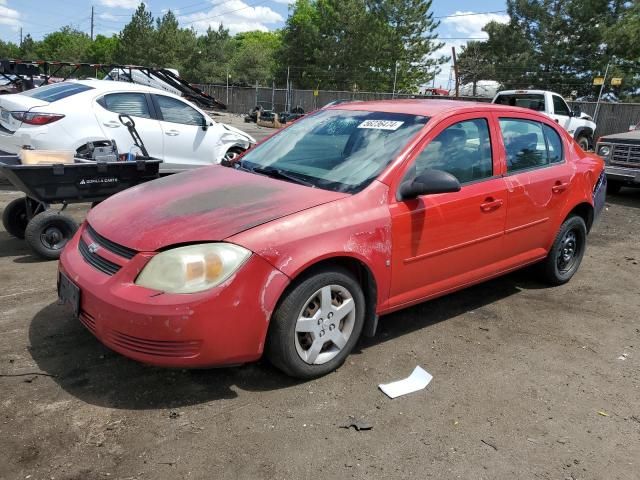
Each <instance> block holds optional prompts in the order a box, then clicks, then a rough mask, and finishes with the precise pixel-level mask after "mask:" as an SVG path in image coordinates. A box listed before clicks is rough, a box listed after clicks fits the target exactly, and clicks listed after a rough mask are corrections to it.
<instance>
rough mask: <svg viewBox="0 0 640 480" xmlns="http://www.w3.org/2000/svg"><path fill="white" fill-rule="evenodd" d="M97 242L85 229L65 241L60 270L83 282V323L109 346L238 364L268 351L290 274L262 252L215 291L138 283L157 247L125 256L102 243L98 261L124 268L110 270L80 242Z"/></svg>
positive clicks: (198, 362)
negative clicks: (158, 287) (266, 342)
mask: <svg viewBox="0 0 640 480" xmlns="http://www.w3.org/2000/svg"><path fill="white" fill-rule="evenodd" d="M93 240H94V239H93V238H92V236H91V233H90V232H89V231H87V229H86V227H85V226H83V227H81V228H80V230H79V231H78V233H77V234H76V235H75V236H74V238H73V239H72V240H71V241H70V242H69V244H68V245H67V246H66V247H65V249H64V251H63V253H62V256H61V257H60V266H59V268H60V271H61V272H62V273H64V274H65V275H66V276H67V277H68V278H69V279H70V280H71V281H72V282H74V283H75V284H76V285H77V286H79V287H80V321H81V322H82V323H83V324H84V325H85V326H86V327H87V328H88V329H89V330H90V331H91V332H92V333H93V334H94V335H95V336H96V337H98V339H99V340H100V341H101V342H102V343H104V344H105V345H106V346H108V347H109V348H111V349H113V350H115V351H116V352H119V353H121V354H122V355H125V356H127V357H130V358H132V359H134V360H138V361H140V362H144V363H149V364H153V365H160V366H169V367H208V366H215V365H225V364H237V363H244V362H249V361H252V360H256V359H258V358H259V357H260V356H261V355H262V351H263V348H264V340H265V337H266V333H267V328H268V325H269V319H270V317H271V312H272V311H273V309H274V308H275V305H276V302H277V301H278V298H279V296H280V294H281V293H282V291H283V290H284V288H285V287H286V285H287V284H288V282H289V279H288V277H287V276H286V275H284V274H283V273H282V272H280V271H279V270H276V269H274V268H273V267H272V266H271V265H270V264H269V263H267V262H266V261H265V260H263V259H262V258H261V257H259V256H258V255H252V256H251V257H250V258H249V260H247V262H246V263H245V264H244V265H243V266H242V267H241V268H240V269H239V270H238V272H236V274H235V275H233V276H232V277H231V278H230V279H229V280H227V281H226V282H225V283H224V284H223V285H220V286H218V287H215V288H213V289H211V290H208V291H205V292H200V293H195V294H188V295H187V294H169V293H162V292H158V291H155V290H149V289H147V288H144V287H140V286H138V285H135V284H134V280H135V278H136V276H137V275H138V273H139V272H140V271H141V270H142V268H143V267H144V265H145V264H146V263H147V262H148V261H149V259H150V258H151V257H152V256H153V253H148V254H147V253H138V254H135V256H133V258H131V259H130V260H127V259H125V258H122V257H118V255H116V254H114V253H113V252H112V251H109V249H104V248H99V249H98V251H97V252H95V254H97V255H101V256H100V257H99V258H98V260H99V261H101V260H100V259H106V260H107V261H109V262H111V264H115V265H119V266H120V268H119V270H118V271H117V272H115V273H114V274H112V275H110V274H108V273H103V272H102V271H100V270H99V269H97V268H96V267H95V264H96V262H93V263H94V264H90V263H89V262H88V261H87V260H86V258H87V256H86V255H87V254H86V249H85V254H84V255H83V254H82V253H81V252H80V250H79V243H80V242H81V241H84V244H85V245H88V244H90V243H92V242H93ZM92 254H94V253H93V252H92ZM95 254H94V255H95ZM96 258H97V257H96Z"/></svg>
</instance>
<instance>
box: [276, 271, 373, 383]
mask: <svg viewBox="0 0 640 480" xmlns="http://www.w3.org/2000/svg"><path fill="white" fill-rule="evenodd" d="M364 313H365V299H364V294H363V293H362V289H361V288H360V285H359V284H358V282H357V281H356V280H355V279H354V278H353V276H352V275H351V274H350V273H349V272H347V271H346V270H343V269H340V268H336V269H332V270H325V271H321V272H318V273H316V274H314V275H311V276H308V277H307V278H305V279H304V280H302V281H300V282H299V283H298V284H297V285H296V286H295V287H294V288H293V289H291V290H289V292H287V293H286V294H285V296H284V298H283V300H282V301H281V303H280V305H279V306H278V308H277V309H276V311H275V313H274V315H273V318H272V319H271V325H270V326H269V334H268V337H267V344H266V354H267V357H268V358H269V360H270V361H271V363H273V364H274V365H275V366H276V367H278V368H279V369H280V370H282V371H284V372H285V373H287V374H288V375H291V376H293V377H297V378H303V379H309V378H315V377H319V376H322V375H325V374H327V373H329V372H331V371H333V370H335V369H336V368H338V367H339V366H340V365H342V363H343V362H344V360H345V358H347V356H348V355H349V353H350V352H351V350H352V349H353V347H354V346H355V344H356V342H357V341H358V338H359V337H360V333H361V332H362V327H363V325H364Z"/></svg>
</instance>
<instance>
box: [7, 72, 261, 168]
mask: <svg viewBox="0 0 640 480" xmlns="http://www.w3.org/2000/svg"><path fill="white" fill-rule="evenodd" d="M123 113H124V114H127V115H130V116H131V117H132V118H133V120H134V121H135V124H136V129H137V131H138V133H139V134H140V137H141V138H142V141H143V142H144V144H145V146H146V148H147V150H148V152H149V155H150V156H152V157H156V158H159V159H161V160H163V162H164V163H162V164H161V171H162V172H164V173H170V172H176V171H181V170H185V169H189V168H194V167H199V166H203V165H210V164H214V163H220V162H221V161H222V160H223V158H225V157H227V158H232V157H235V156H237V155H238V153H241V152H242V151H244V150H246V149H248V148H249V147H251V146H252V145H253V144H255V143H256V141H255V140H254V139H253V138H252V137H251V136H250V135H248V134H246V133H244V132H242V131H241V130H238V129H237V128H234V127H231V126H229V125H225V124H223V123H218V122H215V121H213V120H212V119H211V117H209V116H208V115H207V114H206V113H205V112H203V111H202V110H200V109H199V108H197V107H196V106H194V105H193V104H191V103H189V102H188V101H186V100H184V99H183V98H180V97H178V96H177V95H173V94H171V93H168V92H164V91H161V90H158V89H155V88H152V87H148V86H144V85H136V84H132V83H123V82H112V81H106V80H73V81H67V82H62V83H57V84H54V85H47V86H44V87H40V88H36V89H33V90H29V91H27V92H22V93H17V94H12V95H2V96H0V150H2V151H5V152H8V153H17V152H18V151H19V150H20V149H21V148H22V146H24V145H30V146H31V147H32V148H34V149H38V150H72V151H81V150H82V148H83V146H84V145H85V144H86V143H87V142H95V141H99V140H112V139H113V140H115V141H116V145H117V147H118V151H119V152H120V153H125V152H128V151H129V150H130V149H131V147H132V146H133V139H132V138H131V135H130V134H129V131H128V130H127V128H126V127H125V126H124V125H122V123H121V122H120V120H119V118H118V116H119V114H123Z"/></svg>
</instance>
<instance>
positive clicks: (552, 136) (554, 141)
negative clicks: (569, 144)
mask: <svg viewBox="0 0 640 480" xmlns="http://www.w3.org/2000/svg"><path fill="white" fill-rule="evenodd" d="M542 129H543V130H544V136H545V138H546V139H547V149H548V152H549V163H560V162H561V161H562V158H563V156H562V139H561V138H560V135H558V132H556V131H555V129H553V128H551V127H550V126H549V125H543V126H542Z"/></svg>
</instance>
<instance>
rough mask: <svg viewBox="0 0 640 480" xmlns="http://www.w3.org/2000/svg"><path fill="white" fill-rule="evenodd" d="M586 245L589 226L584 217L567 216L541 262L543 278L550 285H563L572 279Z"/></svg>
mask: <svg viewBox="0 0 640 480" xmlns="http://www.w3.org/2000/svg"><path fill="white" fill-rule="evenodd" d="M586 246H587V226H586V225H585V223H584V220H583V219H582V217H578V216H571V217H569V218H567V219H566V220H565V221H564V223H563V224H562V225H561V226H560V230H559V231H558V234H557V235H556V239H555V241H554V242H553V246H552V247H551V250H549V254H548V255H547V258H546V259H545V260H544V261H543V262H542V264H541V267H542V269H541V272H542V278H543V280H544V281H545V282H546V283H548V284H550V285H562V284H564V283H567V282H568V281H569V280H571V278H572V277H573V275H574V274H575V273H576V272H577V271H578V268H579V267H580V263H581V262H582V257H583V256H584V252H585V248H586Z"/></svg>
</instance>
